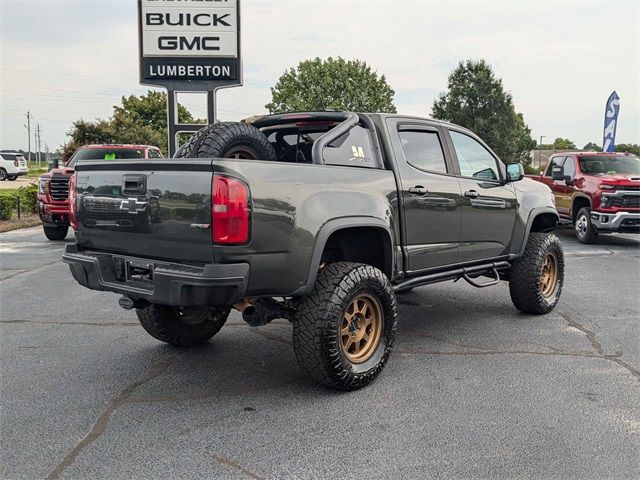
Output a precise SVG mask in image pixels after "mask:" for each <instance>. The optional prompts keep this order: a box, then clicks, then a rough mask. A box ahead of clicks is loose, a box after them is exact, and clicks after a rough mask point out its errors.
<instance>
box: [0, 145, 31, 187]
mask: <svg viewBox="0 0 640 480" xmlns="http://www.w3.org/2000/svg"><path fill="white" fill-rule="evenodd" d="M27 173H29V167H28V166H27V160H26V159H25V158H24V155H22V154H20V153H11V152H0V181H3V180H11V181H13V180H15V179H16V178H18V177H19V176H21V175H26V174H27Z"/></svg>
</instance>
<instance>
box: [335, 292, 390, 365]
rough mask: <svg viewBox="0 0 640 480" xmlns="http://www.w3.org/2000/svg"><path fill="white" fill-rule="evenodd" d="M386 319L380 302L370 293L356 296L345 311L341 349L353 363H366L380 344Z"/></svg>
mask: <svg viewBox="0 0 640 480" xmlns="http://www.w3.org/2000/svg"><path fill="white" fill-rule="evenodd" d="M383 328H384V320H383V315H382V307H381V306H380V302H379V301H378V300H377V299H376V298H375V297H374V296H372V295H370V294H368V293H361V294H359V295H358V296H356V297H355V298H354V299H353V300H352V301H351V304H350V305H349V308H347V310H346V311H345V312H344V316H343V317H342V324H341V326H340V349H341V350H342V353H343V354H344V356H345V357H346V358H347V360H349V361H350V362H351V363H356V364H358V363H364V362H366V361H367V360H369V359H370V358H371V356H372V355H373V353H374V352H375V351H376V349H377V348H378V345H379V344H380V338H381V336H382V330H383Z"/></svg>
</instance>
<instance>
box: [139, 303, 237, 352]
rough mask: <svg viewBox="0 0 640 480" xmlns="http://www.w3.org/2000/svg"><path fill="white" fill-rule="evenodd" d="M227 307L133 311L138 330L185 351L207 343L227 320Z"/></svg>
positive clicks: (151, 307) (140, 309) (160, 308)
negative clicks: (136, 317) (140, 327)
mask: <svg viewBox="0 0 640 480" xmlns="http://www.w3.org/2000/svg"><path fill="white" fill-rule="evenodd" d="M230 312H231V309H230V308H227V307H199V308H183V309H180V308H176V307H168V306H165V305H149V306H148V307H146V308H138V309H136V314H137V315H138V320H139V321H140V324H141V325H142V328H144V329H145V330H146V332H147V333H148V334H149V335H151V336H152V337H153V338H155V339H156V340H160V341H161V342H165V343H168V344H170V345H173V346H174V347H181V348H189V347H195V346H197V345H201V344H203V343H206V342H208V341H209V340H210V339H211V338H212V337H213V336H214V335H215V334H216V333H218V332H219V331H220V329H221V328H222V326H223V325H224V324H225V322H226V321H227V318H228V317H229V313H230Z"/></svg>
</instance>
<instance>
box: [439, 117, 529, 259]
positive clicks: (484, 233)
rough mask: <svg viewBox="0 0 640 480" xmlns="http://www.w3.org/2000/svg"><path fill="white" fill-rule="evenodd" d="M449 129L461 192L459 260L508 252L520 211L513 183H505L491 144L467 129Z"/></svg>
mask: <svg viewBox="0 0 640 480" xmlns="http://www.w3.org/2000/svg"><path fill="white" fill-rule="evenodd" d="M447 132H448V136H447V139H448V141H449V142H450V146H451V150H452V153H453V154H454V155H455V161H456V164H455V166H456V169H457V173H458V174H459V175H460V176H459V181H460V189H461V192H462V220H461V228H460V248H459V259H460V261H461V262H467V261H474V260H483V259H488V258H493V257H498V256H501V255H506V254H507V253H508V251H509V244H510V242H511V237H512V234H513V227H514V224H515V220H516V213H517V201H516V195H515V191H514V186H513V185H512V184H505V183H504V182H503V179H504V176H505V172H504V166H503V165H502V163H501V162H500V160H498V158H497V157H496V156H495V155H494V154H493V153H492V152H491V151H490V150H489V149H488V147H486V146H485V145H484V144H483V143H481V142H480V141H479V140H478V139H476V138H474V137H473V136H471V135H469V133H468V132H465V131H456V130H455V129H447Z"/></svg>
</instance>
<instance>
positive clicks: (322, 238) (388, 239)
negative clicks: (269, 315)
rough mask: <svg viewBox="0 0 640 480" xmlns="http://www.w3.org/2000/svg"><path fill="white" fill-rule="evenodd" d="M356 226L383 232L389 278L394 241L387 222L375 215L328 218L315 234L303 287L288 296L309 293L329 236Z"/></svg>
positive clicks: (391, 272) (392, 262)
mask: <svg viewBox="0 0 640 480" xmlns="http://www.w3.org/2000/svg"><path fill="white" fill-rule="evenodd" d="M358 227H371V228H375V229H378V230H380V231H381V232H382V231H383V232H384V235H383V245H384V255H385V272H384V273H385V274H386V275H387V276H389V279H391V275H392V274H393V272H394V256H393V252H394V248H395V242H394V240H393V238H394V237H393V235H392V233H391V228H390V227H389V224H388V223H387V222H385V221H384V220H382V219H381V218H377V217H344V218H336V219H333V220H329V221H328V222H327V223H325V224H324V225H323V226H322V227H321V228H320V231H319V232H318V234H317V235H316V243H315V246H314V247H313V253H312V255H311V262H310V264H309V270H308V273H307V281H306V283H305V285H304V286H303V287H300V288H299V289H298V290H296V291H295V292H293V293H292V294H291V295H290V296H292V297H295V296H298V295H304V294H306V293H309V292H310V291H311V290H312V288H313V285H314V283H315V282H316V276H317V275H318V270H319V268H320V261H321V260H322V253H323V252H324V248H325V246H326V245H327V241H328V240H329V237H331V235H333V234H334V233H335V232H338V231H340V230H347V229H349V228H358Z"/></svg>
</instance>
